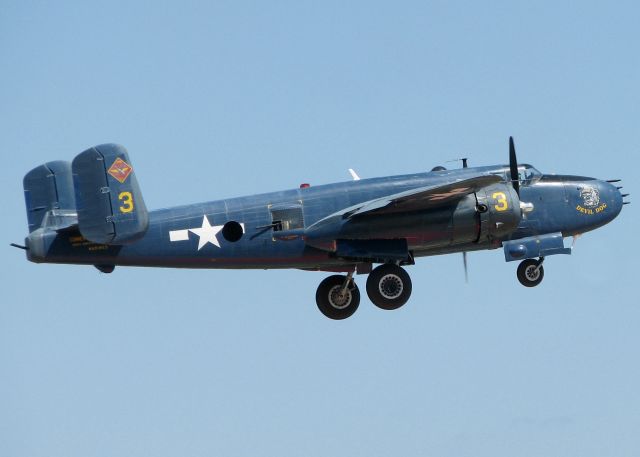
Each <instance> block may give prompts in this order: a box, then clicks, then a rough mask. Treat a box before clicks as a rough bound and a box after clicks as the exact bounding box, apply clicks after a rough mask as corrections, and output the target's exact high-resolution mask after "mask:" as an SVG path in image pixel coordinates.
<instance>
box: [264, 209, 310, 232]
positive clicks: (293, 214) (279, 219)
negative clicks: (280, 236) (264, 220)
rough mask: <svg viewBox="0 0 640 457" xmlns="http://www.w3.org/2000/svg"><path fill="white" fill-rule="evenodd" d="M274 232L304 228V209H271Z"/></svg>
mask: <svg viewBox="0 0 640 457" xmlns="http://www.w3.org/2000/svg"><path fill="white" fill-rule="evenodd" d="M271 223H272V225H273V231H274V232H279V231H282V230H295V229H299V228H304V219H303V216H302V208H284V209H271Z"/></svg>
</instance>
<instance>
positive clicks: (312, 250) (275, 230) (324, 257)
mask: <svg viewBox="0 0 640 457" xmlns="http://www.w3.org/2000/svg"><path fill="white" fill-rule="evenodd" d="M103 148H104V147H103V146H100V147H97V149H95V150H94V149H93V148H92V149H91V150H90V151H94V152H91V154H92V157H89V158H91V159H92V160H94V159H96V157H97V154H96V153H95V151H98V152H101V153H102V155H103V156H104V157H106V156H109V160H106V161H104V162H103V163H104V165H103V170H102V173H103V176H102V178H103V179H104V180H105V181H106V182H107V187H109V188H110V191H109V192H108V193H107V195H106V196H104V195H102V196H101V195H98V196H97V197H96V194H95V193H92V192H94V191H95V190H96V189H99V188H100V185H98V184H96V183H97V182H98V177H99V176H98V175H99V174H100V173H99V169H98V167H95V169H93V168H92V165H85V164H84V163H80V162H82V161H81V160H80V161H79V162H78V166H77V167H74V173H76V194H77V200H78V202H77V206H78V210H79V229H78V228H76V229H75V230H74V229H73V227H69V226H68V227H67V228H66V229H65V230H54V229H51V228H46V227H42V226H40V227H39V228H38V225H39V224H41V222H42V218H40V216H34V215H33V214H34V207H35V206H38V207H42V208H43V210H42V211H43V212H45V213H46V211H48V210H50V209H52V208H53V207H54V206H55V205H56V203H55V202H54V200H55V197H54V196H53V195H54V193H53V191H52V190H51V186H50V185H49V184H46V183H47V182H48V181H46V179H44V178H42V179H41V178H38V177H36V173H34V172H31V173H32V177H35V178H34V179H29V180H27V179H26V178H25V194H26V195H27V194H29V195H31V196H30V197H27V207H28V208H29V210H28V211H29V224H30V230H31V231H32V233H31V234H30V236H29V237H28V238H27V240H26V244H27V245H28V247H29V250H28V252H27V255H28V258H29V260H32V261H34V262H49V263H79V264H88V265H137V266H161V267H178V268H304V269H318V270H331V271H335V270H343V271H351V270H353V269H354V268H355V265H356V264H357V263H362V262H365V263H366V262H374V263H375V262H385V261H392V262H398V261H400V260H399V259H400V258H401V257H403V255H404V254H401V252H400V251H401V250H402V249H399V248H398V247H397V246H399V245H401V244H402V245H403V246H404V245H406V250H407V251H408V252H409V254H410V258H411V259H413V258H415V257H420V256H428V255H438V254H446V253H452V252H464V251H473V250H480V249H495V248H499V247H501V246H503V245H504V247H505V255H506V253H507V252H508V253H509V258H508V260H515V258H516V257H517V256H518V255H521V251H522V249H524V251H525V253H524V254H522V255H523V258H525V257H531V256H537V255H549V254H553V253H561V252H562V253H564V251H562V249H564V248H560V244H559V241H560V242H561V241H562V240H561V238H562V237H565V236H571V235H575V234H578V233H583V232H586V231H589V230H593V229H595V228H597V227H600V226H602V225H604V224H606V223H607V222H609V221H611V220H613V219H614V218H615V217H616V216H617V215H618V213H619V212H620V210H621V208H622V196H621V194H620V192H619V191H618V189H617V188H616V187H615V186H613V185H611V184H610V183H607V182H604V181H599V180H595V179H591V178H583V177H572V176H558V177H554V176H541V175H540V174H539V173H538V172H537V171H536V170H535V169H534V168H533V167H530V166H522V167H521V169H522V172H523V174H524V175H525V177H524V178H522V180H521V185H520V195H519V196H518V195H517V194H516V193H515V191H514V189H513V187H512V186H511V184H510V176H509V167H508V166H506V165H497V166H488V167H475V168H465V169H457V170H440V171H433V172H427V173H417V174H410V175H402V176H390V177H382V178H372V179H361V180H359V181H349V182H341V183H335V184H328V185H321V186H311V187H307V188H302V189H292V190H286V191H280V192H271V193H265V194H260V195H253V196H247V197H239V198H233V199H227V200H220V201H213V202H206V203H199V204H193V205H187V206H180V207H175V208H167V209H160V210H156V211H151V212H148V213H147V212H146V208H144V203H143V201H142V196H141V194H140V191H139V188H138V187H137V183H134V178H135V176H131V177H130V178H129V181H126V183H125V184H123V183H118V182H116V180H115V179H114V178H112V177H110V176H109V175H108V174H107V176H106V177H105V176H104V175H105V171H104V170H107V169H108V167H109V166H110V165H112V163H111V162H112V158H114V157H123V158H124V159H123V160H124V161H125V162H126V163H128V164H129V163H130V162H129V160H128V156H125V155H123V154H122V153H121V151H123V150H124V149H123V148H122V150H121V149H119V147H117V146H109V148H111V149H110V150H108V151H107V154H106V155H105V154H104V152H105V151H103ZM83 154H87V155H89V153H87V152H85V153H83ZM81 156H82V155H81ZM85 159H86V157H85ZM107 162H109V163H107ZM36 170H37V169H36ZM38 173H40V172H38ZM85 173H86V176H84V175H85ZM40 174H42V173H40ZM89 175H91V178H88V176H89ZM27 176H29V175H27ZM37 176H40V175H37ZM83 176H84V177H83ZM85 178H86V179H85ZM40 179H41V181H42V189H41V188H40V187H39V184H38V183H39V182H40V181H39V180H40ZM478 179H480V181H479V182H484V181H482V180H483V179H484V180H486V182H484V185H481V186H473V185H469V184H468V183H469V182H473V180H478ZM469 180H471V181H469ZM27 181H28V182H29V183H30V184H28V185H27ZM87 183H89V184H87ZM459 183H462V184H459ZM103 184H104V182H103ZM134 184H135V185H134ZM47 186H49V187H47ZM425 188H428V189H432V192H431V194H428V195H430V197H429V196H427V197H425V198H426V200H424V201H423V203H424V205H421V203H420V198H419V196H420V195H421V194H420V192H422V191H423V189H425ZM439 188H440V190H441V191H440V192H439V191H438V189H439ZM86 189H89V190H86ZM91 189H93V190H91ZM121 192H132V194H133V197H134V201H135V203H136V206H135V210H134V211H132V213H131V214H127V213H120V214H117V212H115V209H117V208H118V207H119V206H122V204H123V202H122V200H121V199H118V198H117V197H118V195H116V194H119V193H121ZM451 192H453V193H454V194H453V195H451V194H450V193H451ZM402 193H405V195H409V197H410V198H413V197H411V195H412V193H415V198H413V200H412V201H413V203H412V204H411V206H410V207H407V208H402V205H403V204H405V203H403V202H404V200H400V199H396V200H394V199H393V198H391V197H392V196H394V195H398V194H402ZM436 194H445V195H442V196H441V201H440V203H438V199H437V198H436V199H435V200H434V199H433V198H434V195H436ZM34 195H37V196H38V198H37V199H35V200H38V202H37V203H35V204H34V203H33V202H34V201H35V200H34V198H33V196H34ZM425 195H427V194H425ZM429 198H431V200H429ZM98 200H100V203H99V204H96V205H95V206H93V203H92V202H93V201H96V202H98ZM29 201H31V202H32V203H31V204H30V203H29ZM69 201H71V199H69ZM372 202H373V203H372ZM520 202H524V203H527V204H531V205H532V207H533V209H532V210H530V211H527V212H523V210H522V209H521V207H520ZM34 205H35V206H34ZM367 205H368V206H367ZM394 205H395V206H394ZM58 206H59V205H58ZM359 207H362V208H365V209H366V208H370V209H371V211H370V214H367V213H368V211H364V212H363V214H360V215H357V216H354V217H349V216H350V215H346V213H348V211H346V212H345V210H346V209H349V208H359ZM105 208H110V210H109V211H111V214H112V217H113V218H112V219H109V214H108V213H109V211H107V209H105ZM380 208H386V210H385V211H379V210H380ZM287 209H290V210H292V213H291V220H288V221H283V220H278V219H277V218H282V217H283V214H284V215H285V216H286V211H284V210H287ZM283 211H284V212H283ZM356 211H357V209H356ZM332 215H334V216H332ZM287 217H288V216H287ZM332 218H333V219H332ZM294 219H295V220H294ZM86 220H89V221H90V223H87V224H83V221H86ZM320 221H324V222H322V223H319V222H320ZM229 223H237V224H239V225H240V226H241V227H242V233H241V237H240V239H239V240H237V241H235V240H230V239H226V238H225V233H226V232H225V227H230V225H226V224H229ZM109 224H113V225H114V226H115V227H116V229H115V233H114V231H113V230H111V229H109ZM118 224H121V226H122V227H125V228H124V229H123V232H119V231H118V229H117V227H118ZM287 224H289V226H288V228H287V227H285V226H287ZM67 225H69V224H67ZM291 225H294V226H295V227H292V226H291ZM105 226H106V227H107V229H106V230H105V229H104V227H105ZM227 232H228V230H227ZM123 234H124V235H123ZM87 235H90V236H87ZM119 236H121V238H119ZM136 238H137V239H136ZM532 240H533V241H532ZM514 246H516V247H517V246H524V247H523V248H522V249H521V248H519V247H518V248H516V247H514ZM536 246H540V248H539V249H537V248H536ZM543 253H544V254H543ZM405 257H406V256H405ZM401 261H402V262H406V261H407V260H406V259H404V258H403V259H402V260H401Z"/></svg>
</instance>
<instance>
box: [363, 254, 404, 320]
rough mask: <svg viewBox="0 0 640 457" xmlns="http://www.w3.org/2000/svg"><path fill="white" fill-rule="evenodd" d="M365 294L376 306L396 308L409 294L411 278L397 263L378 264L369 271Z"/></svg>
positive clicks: (389, 308) (388, 308)
mask: <svg viewBox="0 0 640 457" xmlns="http://www.w3.org/2000/svg"><path fill="white" fill-rule="evenodd" d="M367 295H368V296H369V299H370V300H371V301H372V302H373V304H374V305H376V306H377V307H378V308H381V309H386V310H392V309H398V308H400V307H401V306H402V305H404V304H405V303H406V302H407V301H408V300H409V297H410V296H411V278H410V277H409V275H408V274H407V272H406V271H404V269H402V268H401V267H399V266H398V265H394V264H391V263H387V264H384V265H380V266H379V267H376V268H374V270H373V271H372V272H371V273H369V277H368V278H367Z"/></svg>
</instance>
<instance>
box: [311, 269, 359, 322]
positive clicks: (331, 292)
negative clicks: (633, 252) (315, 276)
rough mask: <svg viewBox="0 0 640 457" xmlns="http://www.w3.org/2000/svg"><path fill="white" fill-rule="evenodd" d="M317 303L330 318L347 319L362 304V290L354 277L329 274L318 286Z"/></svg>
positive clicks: (321, 310)
mask: <svg viewBox="0 0 640 457" xmlns="http://www.w3.org/2000/svg"><path fill="white" fill-rule="evenodd" d="M347 280H348V284H347V287H346V288H345V287H344V285H345V281H347ZM316 304H317V305H318V309H319V310H320V312H321V313H322V314H324V315H325V316H327V317H328V318H329V319H335V320H341V319H346V318H347V317H349V316H351V315H352V314H353V313H355V312H356V310H357V309H358V305H360V290H358V286H357V285H356V283H355V282H354V281H353V279H350V278H349V279H348V277H347V276H342V275H333V276H329V277H328V278H326V279H325V280H324V281H322V282H321V283H320V285H319V286H318V290H317V291H316Z"/></svg>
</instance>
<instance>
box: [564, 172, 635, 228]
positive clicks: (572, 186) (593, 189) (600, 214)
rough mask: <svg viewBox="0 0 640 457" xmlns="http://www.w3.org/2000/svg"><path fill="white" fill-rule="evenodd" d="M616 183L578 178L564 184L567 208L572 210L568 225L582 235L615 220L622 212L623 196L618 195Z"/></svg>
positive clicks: (618, 190)
mask: <svg viewBox="0 0 640 457" xmlns="http://www.w3.org/2000/svg"><path fill="white" fill-rule="evenodd" d="M618 182H619V180H611V181H604V180H597V179H593V178H579V177H573V179H571V180H568V181H567V182H565V189H566V190H567V198H568V202H569V206H570V208H573V210H574V211H571V214H573V217H570V218H569V220H570V223H569V225H571V226H572V227H574V228H575V231H578V232H579V233H582V232H583V231H588V230H593V229H596V228H598V227H601V226H603V225H604V224H607V223H609V222H611V221H612V220H613V219H615V218H616V216H618V214H620V211H621V210H622V206H623V204H624V203H623V201H622V198H623V196H625V195H623V194H621V193H620V188H619V186H618V185H617V183H618ZM569 220H568V221H569Z"/></svg>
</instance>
